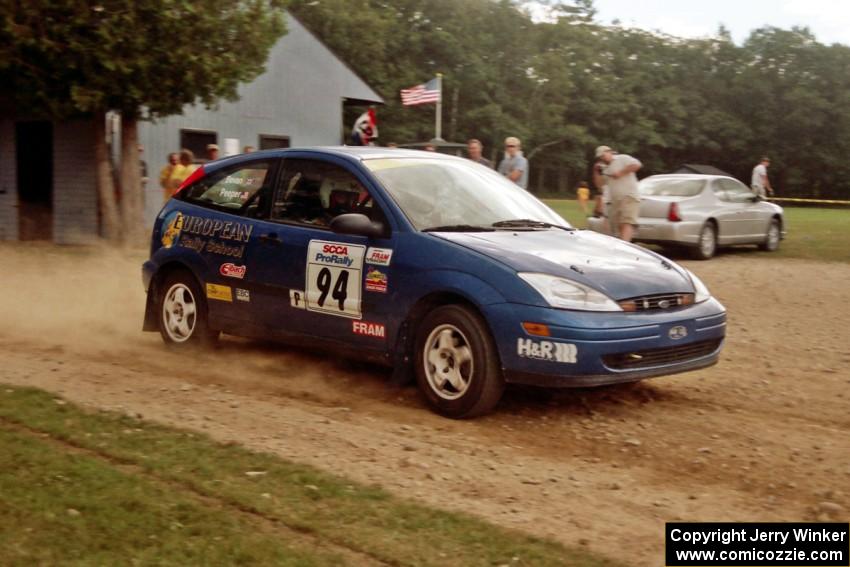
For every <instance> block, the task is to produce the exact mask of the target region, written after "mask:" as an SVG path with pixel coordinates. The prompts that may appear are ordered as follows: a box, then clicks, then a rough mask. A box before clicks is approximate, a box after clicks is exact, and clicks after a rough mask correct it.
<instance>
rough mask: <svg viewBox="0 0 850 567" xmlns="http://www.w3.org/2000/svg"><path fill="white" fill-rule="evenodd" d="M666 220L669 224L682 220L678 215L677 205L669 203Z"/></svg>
mask: <svg viewBox="0 0 850 567" xmlns="http://www.w3.org/2000/svg"><path fill="white" fill-rule="evenodd" d="M667 220H668V221H670V222H679V221H681V220H682V215H680V214H679V203H670V210H668V211H667Z"/></svg>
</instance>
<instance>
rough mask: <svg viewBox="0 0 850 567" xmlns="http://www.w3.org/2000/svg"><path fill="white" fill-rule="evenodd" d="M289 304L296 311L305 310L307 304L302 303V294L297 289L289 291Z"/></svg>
mask: <svg viewBox="0 0 850 567" xmlns="http://www.w3.org/2000/svg"><path fill="white" fill-rule="evenodd" d="M289 304H290V305H291V306H293V307H294V308H296V309H307V303H306V302H305V301H304V292H303V291H299V290H297V289H290V290H289Z"/></svg>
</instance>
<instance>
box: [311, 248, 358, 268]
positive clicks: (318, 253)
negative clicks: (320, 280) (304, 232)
mask: <svg viewBox="0 0 850 567" xmlns="http://www.w3.org/2000/svg"><path fill="white" fill-rule="evenodd" d="M349 248H353V247H352V246H351V245H349V244H339V243H333V242H323V243H321V246H320V247H319V250H314V249H313V246H312V243H311V246H310V253H311V254H312V258H311V260H310V261H311V262H312V263H314V264H325V265H327V266H342V267H344V268H350V267H351V265H352V264H353V263H354V258H353V257H352V256H351V255H349V253H348V250H349ZM361 248H362V247H361ZM360 252H361V254H362V250H361V251H360ZM361 257H362V256H361Z"/></svg>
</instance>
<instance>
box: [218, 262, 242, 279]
mask: <svg viewBox="0 0 850 567" xmlns="http://www.w3.org/2000/svg"><path fill="white" fill-rule="evenodd" d="M247 271H248V268H247V266H237V265H236V264H233V263H232V262H228V263H226V264H222V265H221V267H220V268H219V269H218V273H220V274H221V275H222V276H224V277H226V278H237V279H240V280H241V279H242V278H244V277H245V272H247Z"/></svg>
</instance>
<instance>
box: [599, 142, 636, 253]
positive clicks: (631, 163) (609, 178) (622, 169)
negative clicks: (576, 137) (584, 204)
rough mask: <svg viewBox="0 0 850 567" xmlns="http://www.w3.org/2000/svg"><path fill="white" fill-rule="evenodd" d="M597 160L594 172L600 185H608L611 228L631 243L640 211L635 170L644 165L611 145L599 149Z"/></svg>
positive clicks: (600, 187) (600, 186) (601, 186)
mask: <svg viewBox="0 0 850 567" xmlns="http://www.w3.org/2000/svg"><path fill="white" fill-rule="evenodd" d="M596 159H598V160H600V161H601V164H600V167H599V168H595V169H594V172H593V178H594V182H595V183H596V186H597V188H599V189H600V190H602V188H603V187H604V186H606V185H607V186H608V198H609V199H610V200H611V201H610V202H611V205H610V207H609V209H608V218H609V219H610V222H611V229H612V230H613V231H614V233H615V234H617V235H619V237H620V238H621V239H623V240H625V241H626V242H631V240H632V236H633V235H634V230H635V226H637V223H638V220H637V219H638V213H639V212H640V194H639V193H638V180H637V175H635V172H637V171H638V170H640V168H641V167H643V164H642V163H641V162H640V161H638V160H637V159H635V158H633V157H632V156H629V155H626V154H618V153H617V152H615V151H614V150H613V149H611V148H610V147H608V146H599V147H598V148H596Z"/></svg>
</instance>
